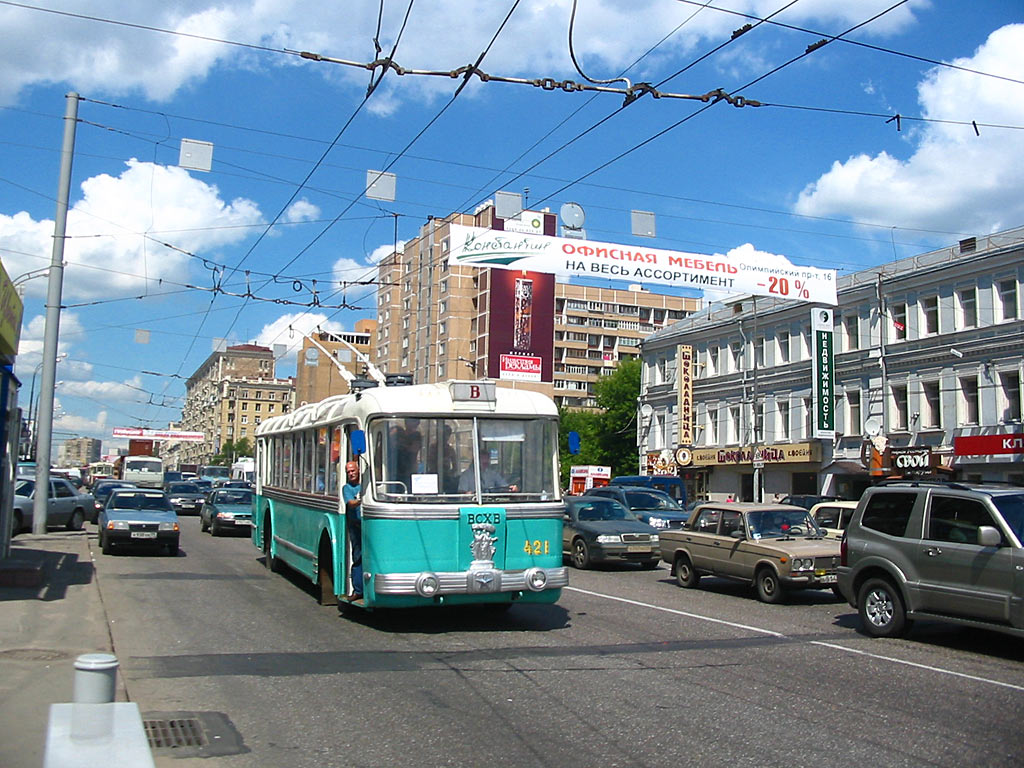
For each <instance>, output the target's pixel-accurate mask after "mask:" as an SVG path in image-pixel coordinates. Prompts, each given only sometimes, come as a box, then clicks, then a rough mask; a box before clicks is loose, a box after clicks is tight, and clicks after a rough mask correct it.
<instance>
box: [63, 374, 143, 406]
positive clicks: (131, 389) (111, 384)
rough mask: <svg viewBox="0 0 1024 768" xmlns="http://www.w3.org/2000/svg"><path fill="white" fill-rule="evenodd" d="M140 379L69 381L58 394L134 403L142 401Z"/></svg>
mask: <svg viewBox="0 0 1024 768" xmlns="http://www.w3.org/2000/svg"><path fill="white" fill-rule="evenodd" d="M142 389H143V387H142V379H141V378H140V377H138V376H135V377H134V378H131V379H128V380H127V381H123V382H122V381H69V380H65V381H64V383H63V384H61V387H60V393H61V394H62V395H64V396H66V397H90V398H93V399H96V400H101V401H107V402H109V401H114V402H128V403H131V402H135V401H137V400H140V399H142V400H144V399H145V398H146V394H145V393H144V392H143V391H142Z"/></svg>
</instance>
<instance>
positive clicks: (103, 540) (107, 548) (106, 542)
mask: <svg viewBox="0 0 1024 768" xmlns="http://www.w3.org/2000/svg"><path fill="white" fill-rule="evenodd" d="M100 549H101V550H102V551H103V554H104V555H109V554H110V553H111V552H112V551H113V550H114V545H113V544H111V543H110V537H109V536H104V535H103V533H102V532H100Z"/></svg>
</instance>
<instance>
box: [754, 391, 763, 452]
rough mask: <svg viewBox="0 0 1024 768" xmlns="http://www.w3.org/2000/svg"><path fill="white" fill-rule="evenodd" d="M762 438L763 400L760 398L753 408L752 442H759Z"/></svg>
mask: <svg viewBox="0 0 1024 768" xmlns="http://www.w3.org/2000/svg"><path fill="white" fill-rule="evenodd" d="M763 439H764V401H763V400H762V401H761V402H760V403H758V404H757V407H756V408H754V442H755V443H760V442H761V441H762V440H763Z"/></svg>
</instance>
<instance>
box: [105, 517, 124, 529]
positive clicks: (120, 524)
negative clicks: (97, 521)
mask: <svg viewBox="0 0 1024 768" xmlns="http://www.w3.org/2000/svg"><path fill="white" fill-rule="evenodd" d="M107 530H108V531H127V530H128V523H126V522H125V521H124V520H111V521H110V522H108V523H107Z"/></svg>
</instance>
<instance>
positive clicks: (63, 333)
mask: <svg viewBox="0 0 1024 768" xmlns="http://www.w3.org/2000/svg"><path fill="white" fill-rule="evenodd" d="M45 333H46V316H45V315H35V316H33V317H32V318H31V319H30V320H28V322H24V321H23V323H22V326H21V338H20V339H19V341H18V357H17V358H16V360H15V373H16V375H17V376H18V378H19V379H20V380H21V381H22V383H24V382H26V381H27V380H28V378H27V377H29V376H31V375H32V373H33V372H34V371H35V369H36V366H37V365H39V363H41V362H42V360H43V338H44V335H45ZM84 333H85V331H84V329H83V328H82V323H81V322H80V321H79V319H78V315H77V314H76V313H74V312H67V311H65V312H61V315H60V335H59V336H58V339H57V354H58V355H60V354H64V355H70V354H71V352H72V349H71V345H72V344H73V343H74V342H75V341H77V340H78V339H80V338H81V337H82V335H83V334H84ZM66 366H68V361H67V360H61V361H58V363H57V377H58V378H60V377H61V376H63V375H64V372H65V370H67V369H66ZM75 370H81V369H80V368H75Z"/></svg>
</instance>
